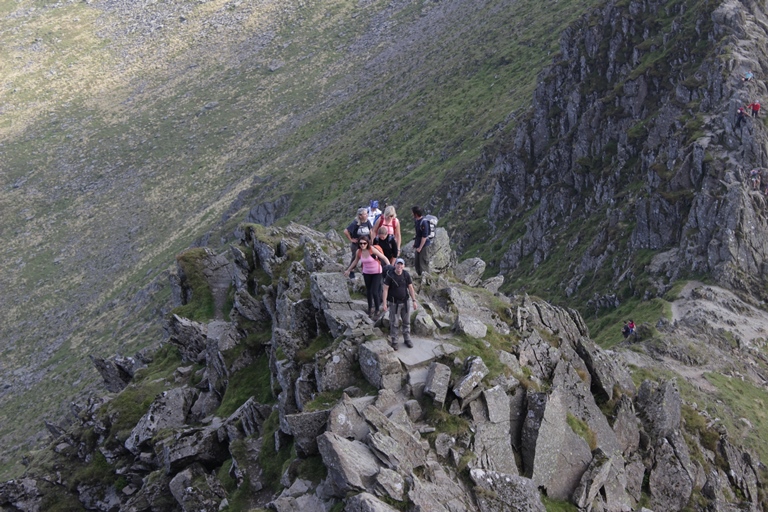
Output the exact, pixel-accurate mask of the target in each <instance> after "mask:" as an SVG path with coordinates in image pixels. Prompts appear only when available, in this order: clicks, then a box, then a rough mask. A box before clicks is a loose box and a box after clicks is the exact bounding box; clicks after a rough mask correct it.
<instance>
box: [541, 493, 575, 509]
mask: <svg viewBox="0 0 768 512" xmlns="http://www.w3.org/2000/svg"><path fill="white" fill-rule="evenodd" d="M541 502H542V503H543V504H544V508H545V509H546V510H547V512H579V507H577V506H576V505H574V504H573V503H570V502H568V501H559V500H554V499H552V498H548V497H546V496H542V497H541Z"/></svg>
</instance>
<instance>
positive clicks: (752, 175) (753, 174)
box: [749, 169, 760, 192]
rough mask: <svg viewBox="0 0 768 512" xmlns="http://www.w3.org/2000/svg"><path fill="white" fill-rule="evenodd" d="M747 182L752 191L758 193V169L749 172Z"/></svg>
mask: <svg viewBox="0 0 768 512" xmlns="http://www.w3.org/2000/svg"><path fill="white" fill-rule="evenodd" d="M749 182H750V183H751V184H752V190H757V191H758V192H759V191H760V169H752V170H751V171H749Z"/></svg>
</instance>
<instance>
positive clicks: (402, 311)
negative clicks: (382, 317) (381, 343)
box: [382, 258, 419, 350]
mask: <svg viewBox="0 0 768 512" xmlns="http://www.w3.org/2000/svg"><path fill="white" fill-rule="evenodd" d="M409 298H410V300H408V299H409ZM411 305H413V309H418V307H419V305H418V304H417V303H416V291H415V290H414V289H413V280H412V279H411V275H410V274H409V273H408V272H407V271H406V270H405V261H403V258H397V259H396V260H395V270H390V271H389V272H387V274H386V275H385V276H384V305H383V306H382V307H383V308H384V311H387V310H389V344H390V345H391V346H392V348H393V349H395V350H397V348H398V347H397V339H398V337H399V336H400V333H399V332H398V331H402V334H403V343H405V346H406V347H408V348H410V347H413V342H412V341H411Z"/></svg>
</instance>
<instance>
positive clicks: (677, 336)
mask: <svg viewBox="0 0 768 512" xmlns="http://www.w3.org/2000/svg"><path fill="white" fill-rule="evenodd" d="M671 324H672V325H671V327H670V328H669V329H666V330H665V336H664V337H665V342H666V343H668V344H671V345H676V342H675V340H679V341H680V342H681V345H680V347H684V345H683V343H685V344H687V343H692V344H693V345H694V346H695V351H696V352H697V354H696V357H697V358H699V359H701V360H703V361H705V362H704V363H703V364H700V365H691V364H686V363H684V362H683V361H681V360H679V359H677V358H675V357H671V356H670V355H667V354H666V353H659V352H653V355H651V353H639V352H635V351H624V358H625V359H626V361H627V362H628V363H629V364H632V365H635V366H638V367H653V368H659V367H662V368H664V369H667V370H669V371H672V372H674V373H676V374H678V375H680V376H681V377H683V378H684V379H686V381H688V382H689V383H690V384H691V385H693V386H694V387H695V388H697V389H699V390H702V391H705V392H710V393H715V392H717V389H716V388H715V386H713V385H712V384H711V383H710V382H709V381H708V380H707V379H706V378H705V377H704V375H705V374H706V373H710V372H722V371H728V370H730V369H731V366H732V365H731V363H732V362H733V360H734V357H738V356H737V354H735V353H734V351H741V352H746V349H747V348H749V347H755V346H760V345H763V344H764V343H765V340H766V339H767V338H768V312H766V311H763V310H761V309H758V308H756V307H754V306H752V305H750V304H747V303H746V302H744V301H742V300H741V299H740V298H739V297H738V296H736V295H735V294H734V293H732V292H730V291H728V290H726V289H724V288H720V287H717V286H710V285H705V284H703V283H701V282H698V281H691V282H689V283H688V284H687V285H686V286H685V287H684V288H683V290H682V291H681V292H680V295H679V297H678V298H677V299H676V300H675V301H674V302H673V303H672V321H671ZM703 333H704V334H703ZM705 333H718V335H725V336H730V337H732V338H733V340H734V341H735V342H736V343H737V344H738V347H739V348H734V349H732V350H731V351H730V352H728V351H724V350H722V349H721V348H720V347H718V346H716V344H713V343H712V342H711V339H708V337H707V336H706V334H705ZM682 351H683V353H684V352H685V349H684V348H683V349H682Z"/></svg>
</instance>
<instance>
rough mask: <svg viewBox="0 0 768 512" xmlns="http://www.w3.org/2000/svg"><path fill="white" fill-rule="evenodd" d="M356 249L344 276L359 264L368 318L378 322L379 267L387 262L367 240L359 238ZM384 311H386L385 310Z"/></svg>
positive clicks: (379, 300) (379, 302) (379, 296)
mask: <svg viewBox="0 0 768 512" xmlns="http://www.w3.org/2000/svg"><path fill="white" fill-rule="evenodd" d="M357 247H358V249H357V252H355V258H354V260H352V264H351V265H350V266H349V268H348V269H347V270H345V271H344V275H345V276H347V275H349V273H350V272H351V271H352V269H353V268H355V266H356V265H357V262H358V261H359V262H360V266H361V267H362V271H363V281H364V282H365V298H366V299H367V300H368V316H370V317H371V318H375V319H376V320H378V318H379V308H380V307H381V266H382V264H383V265H387V264H388V263H389V261H388V260H387V258H385V257H384V255H383V254H382V253H381V251H380V250H379V249H377V248H376V247H374V246H373V245H371V242H370V241H369V240H368V239H367V238H361V239H360V240H359V241H358V242H357ZM384 310H385V311H386V308H385V309H384Z"/></svg>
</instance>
